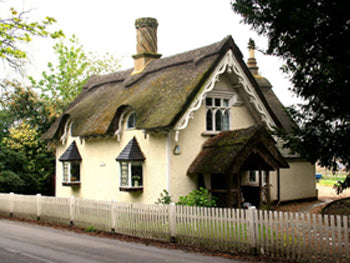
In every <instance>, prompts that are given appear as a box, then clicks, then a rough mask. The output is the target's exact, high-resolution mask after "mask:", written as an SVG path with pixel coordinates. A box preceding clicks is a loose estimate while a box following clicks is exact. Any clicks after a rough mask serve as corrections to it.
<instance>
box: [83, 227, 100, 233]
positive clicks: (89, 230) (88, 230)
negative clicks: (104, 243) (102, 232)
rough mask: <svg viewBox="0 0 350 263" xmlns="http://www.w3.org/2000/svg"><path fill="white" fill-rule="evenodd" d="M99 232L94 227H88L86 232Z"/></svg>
mask: <svg viewBox="0 0 350 263" xmlns="http://www.w3.org/2000/svg"><path fill="white" fill-rule="evenodd" d="M96 231H97V230H96V229H95V227H94V226H88V227H87V228H86V229H85V232H96Z"/></svg>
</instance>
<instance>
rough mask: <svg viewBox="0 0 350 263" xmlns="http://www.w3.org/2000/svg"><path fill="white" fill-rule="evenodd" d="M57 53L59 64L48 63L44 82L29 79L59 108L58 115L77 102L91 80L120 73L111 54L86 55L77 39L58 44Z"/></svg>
mask: <svg viewBox="0 0 350 263" xmlns="http://www.w3.org/2000/svg"><path fill="white" fill-rule="evenodd" d="M53 50H54V53H55V54H56V55H57V63H52V62H49V63H48V65H47V70H46V71H43V72H42V75H41V80H35V79H34V78H33V77H29V79H30V81H31V83H32V85H33V87H34V88H35V89H37V90H38V91H39V92H40V94H41V97H42V99H44V100H45V101H47V102H51V103H52V102H54V104H55V105H57V106H56V114H57V115H60V114H61V113H62V111H63V110H64V109H65V108H66V107H67V106H68V104H69V103H70V102H72V100H73V99H75V98H76V96H77V95H78V94H79V93H80V92H81V90H82V88H83V86H84V85H85V83H86V82H87V81H88V79H89V78H90V77H91V76H93V75H97V74H104V73H107V72H108V73H110V72H114V71H117V70H119V69H120V64H119V60H117V59H116V58H114V57H113V56H112V55H110V54H108V53H106V54H105V55H104V56H98V55H96V54H93V53H86V52H85V51H84V49H83V46H82V45H81V44H80V43H79V40H78V39H77V37H76V36H75V35H73V36H72V37H71V38H70V39H69V40H68V43H66V42H65V41H63V40H61V41H59V42H58V43H56V44H55V45H54V46H53Z"/></svg>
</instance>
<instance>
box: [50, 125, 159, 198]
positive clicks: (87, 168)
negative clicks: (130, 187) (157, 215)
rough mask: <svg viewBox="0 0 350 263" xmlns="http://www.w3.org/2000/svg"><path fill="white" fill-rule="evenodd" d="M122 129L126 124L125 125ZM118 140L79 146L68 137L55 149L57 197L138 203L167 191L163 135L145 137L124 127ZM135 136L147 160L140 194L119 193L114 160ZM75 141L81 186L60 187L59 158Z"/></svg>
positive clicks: (87, 142) (86, 143)
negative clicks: (78, 155)
mask: <svg viewBox="0 0 350 263" xmlns="http://www.w3.org/2000/svg"><path fill="white" fill-rule="evenodd" d="M124 126H125V123H124ZM123 131H124V132H123V134H122V136H121V140H120V141H119V142H118V140H117V139H116V138H113V139H91V140H85V141H83V142H82V143H81V142H80V139H79V138H72V137H69V138H68V140H67V142H66V144H65V145H63V146H62V145H60V146H58V147H57V160H56V163H57V167H56V175H57V176H56V195H57V196H71V195H73V196H75V197H81V198H86V199H98V200H117V201H127V202H139V203H154V202H155V201H156V200H157V198H158V197H159V194H160V192H161V191H162V189H165V188H166V177H165V176H166V174H165V172H164V171H165V164H166V163H165V162H166V152H165V141H166V136H165V135H157V136H154V135H153V136H147V137H146V138H145V136H144V133H143V132H142V131H138V130H125V127H124V128H123ZM133 136H135V137H136V140H137V141H138V143H139V146H140V148H141V150H142V152H143V154H144V156H145V157H146V160H145V161H144V163H143V191H142V192H125V191H119V177H120V166H119V163H118V162H117V161H116V160H115V158H116V157H117V156H118V155H119V153H120V152H121V151H122V150H123V149H124V147H125V146H126V145H127V144H128V142H129V141H130V140H131V139H132V138H133ZM73 140H75V141H76V143H77V147H78V149H79V152H80V155H81V157H82V159H83V160H82V163H81V171H80V179H81V185H80V186H63V185H62V173H63V171H62V163H61V162H59V161H58V158H59V157H60V156H61V155H62V154H63V152H64V151H65V150H66V149H67V148H68V146H69V145H70V144H71V142H72V141H73Z"/></svg>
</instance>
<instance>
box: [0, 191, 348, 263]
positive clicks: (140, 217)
mask: <svg viewBox="0 0 350 263" xmlns="http://www.w3.org/2000/svg"><path fill="white" fill-rule="evenodd" d="M0 214H10V215H11V216H15V217H20V218H30V219H40V220H45V221H49V222H56V223H61V224H73V223H74V225H77V226H80V227H85V228H88V227H93V229H96V230H102V231H115V232H117V233H121V234H126V235H131V236H136V237H142V238H149V239H155V240H164V241H169V240H170V241H173V242H177V243H180V244H187V245H191V246H198V247H202V248H208V249H214V250H220V251H223V252H243V253H254V254H255V253H257V254H265V255H269V256H271V257H276V258H288V259H291V260H296V261H298V262H344V263H345V262H350V246H349V245H350V244H349V224H350V217H346V216H343V217H341V216H330V215H329V216H321V215H310V214H301V213H282V212H273V211H262V210H256V209H254V208H252V209H249V210H243V209H228V208H227V209H225V208H203V207H187V206H176V205H151V204H148V205H147V204H136V203H123V202H116V201H111V202H107V201H96V200H95V201H94V200H85V199H78V198H73V197H72V198H59V197H46V196H41V195H36V196H25V195H16V194H13V193H11V194H0Z"/></svg>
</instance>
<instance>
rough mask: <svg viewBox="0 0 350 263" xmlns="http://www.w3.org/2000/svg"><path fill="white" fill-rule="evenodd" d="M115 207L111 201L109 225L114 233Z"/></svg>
mask: <svg viewBox="0 0 350 263" xmlns="http://www.w3.org/2000/svg"><path fill="white" fill-rule="evenodd" d="M116 207H117V203H116V201H115V200H112V202H111V220H112V222H111V223H112V224H111V231H112V232H115V228H116V218H117V217H116V212H115V209H116Z"/></svg>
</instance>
